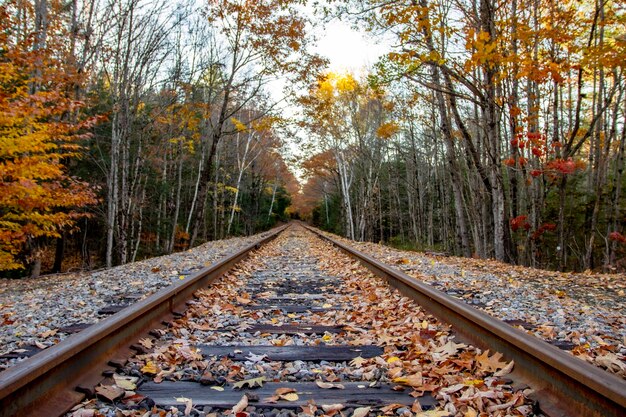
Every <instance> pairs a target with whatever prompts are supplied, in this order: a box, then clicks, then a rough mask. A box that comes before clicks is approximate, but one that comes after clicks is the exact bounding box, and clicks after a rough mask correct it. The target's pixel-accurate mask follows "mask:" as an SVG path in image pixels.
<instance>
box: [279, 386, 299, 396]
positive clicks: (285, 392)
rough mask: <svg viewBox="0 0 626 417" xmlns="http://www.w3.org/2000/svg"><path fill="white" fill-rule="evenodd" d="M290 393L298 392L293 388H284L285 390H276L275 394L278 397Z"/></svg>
mask: <svg viewBox="0 0 626 417" xmlns="http://www.w3.org/2000/svg"><path fill="white" fill-rule="evenodd" d="M290 392H296V390H295V389H293V388H287V387H283V388H276V391H275V392H274V393H275V394H276V395H283V394H289V393H290Z"/></svg>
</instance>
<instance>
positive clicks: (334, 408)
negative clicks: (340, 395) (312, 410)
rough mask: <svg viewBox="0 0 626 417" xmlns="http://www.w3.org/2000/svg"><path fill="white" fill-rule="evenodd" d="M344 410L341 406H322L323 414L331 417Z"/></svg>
mask: <svg viewBox="0 0 626 417" xmlns="http://www.w3.org/2000/svg"><path fill="white" fill-rule="evenodd" d="M343 409H344V405H343V404H326V405H323V406H322V410H324V414H326V415H329V416H332V415H334V414H335V413H337V412H339V411H341V410H343Z"/></svg>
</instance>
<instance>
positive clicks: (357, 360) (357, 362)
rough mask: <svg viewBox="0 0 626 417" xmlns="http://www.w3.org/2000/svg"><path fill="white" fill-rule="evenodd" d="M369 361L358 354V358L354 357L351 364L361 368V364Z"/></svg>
mask: <svg viewBox="0 0 626 417" xmlns="http://www.w3.org/2000/svg"><path fill="white" fill-rule="evenodd" d="M365 362H367V359H364V358H362V357H360V356H357V357H356V358H354V359H352V360H351V361H350V365H352V366H356V367H357V368H360V367H361V366H363V364H364V363H365Z"/></svg>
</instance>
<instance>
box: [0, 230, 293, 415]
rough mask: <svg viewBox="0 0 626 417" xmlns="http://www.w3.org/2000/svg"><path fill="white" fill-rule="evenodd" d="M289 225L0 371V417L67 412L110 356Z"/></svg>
mask: <svg viewBox="0 0 626 417" xmlns="http://www.w3.org/2000/svg"><path fill="white" fill-rule="evenodd" d="M286 227H287V226H282V227H278V228H275V229H273V230H272V231H271V233H270V234H269V235H268V236H266V237H264V238H262V239H260V240H258V241H256V242H254V243H252V244H250V245H248V246H246V247H245V248H243V249H242V250H240V251H238V252H236V253H234V254H232V255H230V256H228V257H226V258H224V259H222V260H221V261H218V262H216V263H214V264H212V265H211V266H209V267H207V268H204V269H202V270H200V271H198V272H197V273H195V274H192V275H190V276H188V277H187V278H186V279H185V280H184V281H183V282H181V283H177V284H174V285H171V286H169V287H167V288H164V289H162V290H161V291H159V292H157V293H155V294H152V295H151V296H149V297H148V298H146V299H144V300H142V301H139V302H137V303H135V304H133V305H132V306H129V307H128V308H125V309H124V310H122V311H120V312H119V313H117V314H114V315H113V316H111V317H109V318H107V319H104V320H102V321H100V322H98V323H96V324H94V325H93V326H91V327H89V328H87V329H85V330H83V331H82V332H80V333H78V334H75V335H73V336H70V337H68V338H67V339H65V340H63V341H62V342H61V343H59V344H58V345H56V346H53V347H50V348H48V349H46V350H45V351H43V352H42V353H39V354H37V355H35V356H33V357H32V358H29V359H27V360H25V361H24V362H21V363H19V364H17V365H15V366H13V367H11V368H9V369H8V370H6V371H4V372H2V373H0V417H14V416H15V417H17V416H19V417H23V416H31V417H51V416H59V415H62V414H64V413H65V412H67V411H68V410H69V409H70V408H71V407H73V406H74V405H76V404H77V403H79V402H80V401H82V400H83V399H84V397H85V395H84V394H81V393H80V392H78V391H76V387H79V386H84V387H93V386H95V385H97V384H98V383H99V382H100V381H101V380H102V379H103V376H102V373H103V372H104V371H105V370H107V369H111V368H110V367H108V366H107V363H108V362H109V361H111V360H112V359H116V358H124V357H128V356H130V353H131V351H130V345H131V344H132V343H133V342H134V341H136V340H137V339H138V338H140V337H142V336H143V335H146V334H147V332H148V331H149V330H151V329H152V328H154V327H157V326H158V325H159V323H160V322H161V321H163V320H168V319H170V318H171V317H172V313H173V312H174V311H176V309H177V308H179V307H181V306H183V304H184V303H185V302H186V301H187V300H189V299H190V298H191V297H192V295H193V293H194V292H195V291H196V290H198V289H200V288H203V287H205V286H206V285H207V284H209V283H210V282H211V281H213V280H215V279H216V278H218V277H219V276H221V275H222V274H223V273H224V272H226V271H228V270H229V269H231V268H232V267H233V266H234V265H235V264H236V263H238V262H240V261H241V260H243V259H245V258H246V257H247V256H248V255H249V254H250V252H251V251H252V250H254V249H257V248H259V247H260V246H261V245H263V244H265V243H267V242H269V241H270V240H272V239H274V238H275V237H276V236H277V235H278V234H279V233H280V232H282V231H283V230H284V229H285V228H286Z"/></svg>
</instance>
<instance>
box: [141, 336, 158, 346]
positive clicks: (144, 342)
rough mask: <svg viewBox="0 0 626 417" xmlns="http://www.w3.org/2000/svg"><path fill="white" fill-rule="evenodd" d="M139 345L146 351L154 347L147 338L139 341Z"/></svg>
mask: <svg viewBox="0 0 626 417" xmlns="http://www.w3.org/2000/svg"><path fill="white" fill-rule="evenodd" d="M139 344H140V345H141V346H143V347H145V348H146V349H152V346H153V345H154V344H153V343H152V339H149V338H147V337H146V338H143V339H139Z"/></svg>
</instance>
